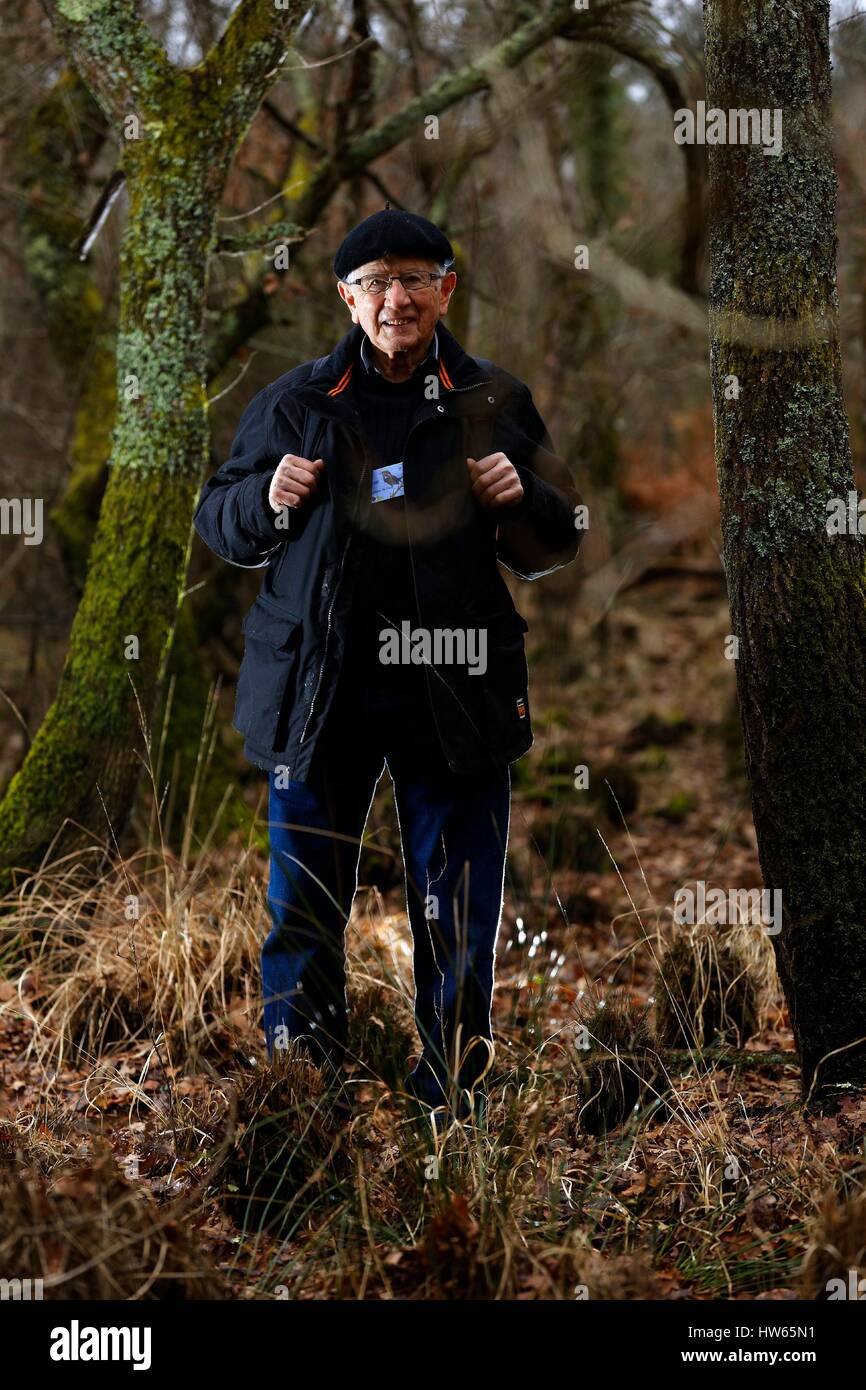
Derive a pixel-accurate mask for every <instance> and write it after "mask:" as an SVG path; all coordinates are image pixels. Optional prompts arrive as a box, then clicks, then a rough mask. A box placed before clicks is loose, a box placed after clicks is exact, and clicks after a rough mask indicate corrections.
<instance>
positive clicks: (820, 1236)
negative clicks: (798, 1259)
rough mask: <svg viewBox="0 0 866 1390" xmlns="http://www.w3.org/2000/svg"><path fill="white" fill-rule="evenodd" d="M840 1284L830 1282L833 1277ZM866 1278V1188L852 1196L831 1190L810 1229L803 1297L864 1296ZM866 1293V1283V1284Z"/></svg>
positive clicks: (802, 1274) (803, 1274) (802, 1288)
mask: <svg viewBox="0 0 866 1390" xmlns="http://www.w3.org/2000/svg"><path fill="white" fill-rule="evenodd" d="M834 1279H835V1280H841V1281H842V1283H841V1285H839V1284H836V1285H831V1280H834ZM861 1279H864V1280H866V1191H863V1190H860V1191H857V1192H855V1193H854V1194H853V1195H852V1196H850V1197H845V1196H843V1195H840V1194H839V1193H838V1192H830V1193H828V1194H827V1196H826V1197H825V1198H824V1200H823V1202H822V1203H821V1207H820V1210H819V1213H818V1216H817V1217H816V1218H815V1220H814V1222H813V1224H812V1227H811V1230H810V1232H809V1244H808V1247H807V1249H806V1256H805V1259H804V1261H803V1269H802V1272H801V1275H800V1285H801V1291H802V1297H804V1298H814V1299H829V1298H830V1297H831V1295H833V1294H835V1297H836V1298H837V1299H838V1298H842V1299H847V1298H850V1297H851V1296H852V1289H853V1292H854V1296H856V1297H862V1296H863V1294H860V1293H858V1286H859V1281H860V1280H861ZM863 1288H864V1293H866V1284H864V1286H863Z"/></svg>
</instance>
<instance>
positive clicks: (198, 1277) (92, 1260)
mask: <svg viewBox="0 0 866 1390" xmlns="http://www.w3.org/2000/svg"><path fill="white" fill-rule="evenodd" d="M185 1218H188V1212H186V1213H185V1212H184V1211H183V1210H182V1209H181V1207H180V1206H178V1205H171V1206H168V1207H165V1208H163V1209H160V1208H158V1207H157V1206H156V1204H155V1203H154V1202H153V1201H152V1199H151V1198H149V1197H148V1196H147V1195H146V1193H145V1192H144V1191H143V1190H142V1189H141V1188H134V1187H132V1186H131V1185H130V1184H129V1183H128V1182H126V1181H125V1179H124V1178H123V1177H122V1176H121V1174H120V1173H119V1171H118V1169H117V1167H116V1164H115V1161H114V1157H113V1155H112V1153H111V1151H110V1150H109V1149H108V1148H107V1146H101V1147H99V1149H98V1151H97V1153H96V1155H95V1156H94V1158H93V1161H92V1162H91V1163H90V1164H89V1165H88V1166H87V1167H83V1168H79V1169H76V1170H73V1171H66V1172H64V1173H63V1174H62V1175H61V1176H60V1177H59V1178H57V1179H55V1180H54V1181H53V1182H50V1181H48V1180H47V1179H46V1178H45V1177H44V1176H43V1175H42V1174H41V1173H39V1172H38V1171H36V1170H34V1169H33V1168H29V1167H24V1168H21V1167H20V1165H17V1164H14V1163H13V1164H10V1163H6V1164H4V1166H3V1168H2V1169H0V1267H2V1269H3V1270H4V1271H8V1272H10V1277H12V1274H13V1272H14V1277H16V1278H22V1279H41V1280H43V1283H44V1290H45V1294H46V1296H48V1297H50V1298H52V1299H99V1300H104V1299H157V1298H158V1299H171V1300H175V1299H190V1298H196V1299H198V1298H211V1299H212V1298H225V1297H226V1296H227V1293H226V1290H225V1288H224V1286H223V1284H222V1281H221V1280H220V1278H219V1276H218V1275H217V1273H216V1271H214V1270H212V1269H211V1268H210V1267H209V1264H208V1261H207V1257H206V1255H205V1253H204V1251H203V1249H202V1248H200V1247H199V1244H198V1242H197V1241H196V1240H195V1238H194V1236H193V1234H192V1233H191V1231H190V1230H189V1227H188V1224H187V1219H185Z"/></svg>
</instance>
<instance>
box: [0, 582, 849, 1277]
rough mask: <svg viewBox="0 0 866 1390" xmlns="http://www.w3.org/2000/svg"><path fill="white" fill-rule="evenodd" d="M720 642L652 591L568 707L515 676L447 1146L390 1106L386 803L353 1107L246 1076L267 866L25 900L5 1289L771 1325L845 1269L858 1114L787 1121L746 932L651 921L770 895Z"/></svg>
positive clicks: (255, 1027)
mask: <svg viewBox="0 0 866 1390" xmlns="http://www.w3.org/2000/svg"><path fill="white" fill-rule="evenodd" d="M530 616H531V615H530ZM728 622H729V618H728V610H727V604H726V600H725V594H724V587H723V584H722V583H721V582H720V576H714V575H713V574H712V572H707V573H706V574H704V575H702V574H700V573H695V574H690V573H684V574H683V575H680V576H671V575H667V576H665V575H661V576H660V577H658V578H652V577H645V582H643V583H641V584H639V585H637V586H636V587H634V588H632V589H630V590H629V591H627V593H625V594H624V595H621V596H620V599H619V601H618V603H617V606H616V607H615V608H614V610H613V611H612V612H611V614H610V615H609V617H608V619H607V620H606V622H605V623H604V624H603V625H602V626H601V627H600V628H597V629H595V630H594V631H593V632H592V633H587V634H584V635H583V636H581V637H580V640H576V639H575V640H574V641H573V642H572V644H571V645H572V647H573V649H574V650H575V651H576V652H578V653H579V656H577V657H575V658H574V659H572V660H571V661H570V664H567V665H566V667H565V670H566V674H565V677H563V674H562V673H563V669H564V665H563V661H562V654H561V652H558V653H557V652H553V651H552V650H547V651H544V650H540V649H539V650H537V651H536V652H535V653H534V655H533V653H532V648H531V645H530V655H531V657H532V668H533V673H534V674H533V686H532V691H533V697H534V723H535V727H536V744H535V747H534V748H533V750H532V752H531V753H530V754H529V755H528V756H527V757H526V758H524V759H523V760H521V762H520V763H519V764H517V765H516V767H515V770H514V771H515V777H514V783H515V802H514V810H513V815H512V824H511V848H510V854H509V872H508V876H507V883H506V896H505V904H504V915H503V924H502V929H501V932H500V940H499V951H498V964H497V976H496V993H495V1000H494V1015H493V1020H494V1027H495V1038H496V1044H497V1053H496V1059H495V1063H494V1067H493V1071H492V1074H491V1079H490V1099H489V1109H488V1116H487V1120H486V1124H484V1125H482V1126H480V1127H478V1128H475V1127H473V1126H468V1127H461V1126H459V1125H453V1126H451V1128H450V1129H449V1128H446V1129H444V1131H443V1130H442V1128H441V1127H440V1129H439V1130H438V1131H436V1132H434V1130H433V1129H432V1128H431V1127H430V1126H429V1125H425V1124H424V1123H419V1122H417V1121H416V1120H415V1119H413V1117H412V1112H411V1110H410V1109H409V1108H408V1105H407V1101H406V1098H405V1097H403V1096H402V1095H401V1093H400V1079H401V1077H402V1076H404V1075H405V1073H406V1070H407V1063H408V1062H409V1060H410V1058H411V1055H412V1052H413V1049H416V1048H417V1038H416V1036H415V1034H414V1030H413V1027H412V1021H411V997H412V993H411V955H410V950H409V934H408V927H407V923H406V918H405V911H404V907H405V902H404V898H403V893H402V888H401V885H400V883H399V881H398V879H397V874H396V871H395V868H394V859H393V852H394V850H395V849H396V848H397V841H396V829H395V822H394V816H393V811H392V809H391V807H390V798H389V787H388V785H387V778H386V779H385V780H384V782H383V784H382V785H381V786H380V789H379V793H378V794H377V800H376V805H375V807H374V814H373V818H372V821H371V825H370V828H369V831H368V839H369V842H370V844H369V848H367V849H365V853H364V856H363V858H362V864H361V875H360V882H361V885H362V887H361V889H360V890H359V893H358V895H357V898H356V903H355V910H354V912H353V918H352V922H351V924H350V928H349V932H348V947H349V956H350V966H351V969H350V981H349V997H350V1002H351V1005H352V1018H353V1022H352V1034H351V1047H352V1054H353V1060H352V1062H351V1063H350V1064H349V1066H348V1068H347V1073H346V1079H345V1087H344V1095H343V1098H342V1099H343V1101H344V1103H343V1104H342V1106H341V1105H339V1104H338V1103H337V1102H338V1101H339V1099H340V1098H339V1097H335V1095H334V1093H333V1092H332V1091H329V1090H328V1089H327V1087H326V1086H325V1085H324V1082H323V1079H322V1077H321V1076H320V1075H319V1074H318V1073H317V1072H316V1071H315V1069H314V1068H312V1067H311V1066H310V1065H308V1064H306V1063H304V1062H303V1061H302V1060H300V1059H298V1058H294V1057H291V1056H289V1057H287V1058H286V1059H285V1060H284V1062H283V1063H281V1065H280V1066H279V1067H275V1068H274V1067H270V1066H268V1064H267V1063H266V1060H265V1057H264V1053H263V1046H262V1043H261V1039H260V1034H259V1012H260V1010H259V1004H258V999H257V969H258V965H257V953H258V946H259V942H260V938H261V934H262V931H263V924H264V922H265V916H266V914H265V902H264V895H265V891H266V872H267V863H266V858H265V856H264V854H263V852H262V847H261V840H260V839H259V840H258V841H257V842H256V843H252V844H249V845H244V844H240V843H238V844H232V845H230V846H224V847H222V848H219V849H215V850H209V851H207V852H206V853H204V854H203V855H201V856H200V857H199V858H198V859H192V858H190V860H189V862H188V863H184V861H183V859H182V857H181V856H179V855H173V854H169V853H168V852H167V851H166V852H164V853H159V854H154V853H149V854H148V853H145V852H143V851H142V852H138V853H133V854H130V855H129V856H127V857H126V858H125V860H124V862H123V864H122V865H120V866H117V865H115V866H114V867H113V868H112V869H111V870H110V872H108V873H106V874H105V875H104V876H103V878H102V879H101V880H100V882H99V884H98V885H97V886H96V887H93V886H92V885H90V886H81V885H80V884H79V880H78V879H77V877H76V874H75V871H74V868H72V867H71V866H69V865H59V866H56V867H55V868H53V869H51V870H48V871H46V872H44V873H43V874H42V875H41V876H40V877H39V879H38V880H35V881H33V882H31V883H30V885H29V886H28V887H27V888H26V890H25V891H24V892H23V893H22V894H21V898H20V902H19V903H18V906H17V908H16V911H15V912H14V913H13V914H12V915H11V916H10V915H7V916H6V917H5V918H4V920H3V957H2V961H3V966H2V968H3V976H2V978H0V1254H2V1257H3V1258H2V1267H3V1269H4V1270H6V1271H15V1272H16V1273H17V1274H19V1275H20V1277H22V1278H23V1277H28V1276H30V1277H39V1276H41V1277H43V1278H44V1279H45V1280H46V1297H61V1298H62V1297H92V1298H117V1297H133V1296H135V1297H150V1298H153V1297H158V1298H168V1297H174V1296H179V1297H217V1298H285V1297H292V1298H295V1297H300V1298H311V1297H314V1298H329V1297H348V1298H383V1297H386V1298H387V1297H409V1298H444V1299H458V1298H478V1297H481V1298H494V1297H517V1298H526V1299H537V1298H542V1299H543V1298H559V1299H563V1298H568V1299H573V1298H583V1297H588V1298H606V1299H612V1298H613V1299H632V1298H645V1297H655V1298H684V1297H688V1298H702V1299H712V1298H715V1299H728V1298H754V1297H762V1298H776V1299H780V1298H790V1297H798V1296H800V1297H802V1296H803V1295H804V1293H805V1295H806V1296H813V1297H815V1296H819V1297H820V1296H822V1290H823V1289H825V1286H826V1280H827V1279H828V1278H830V1277H832V1276H834V1275H836V1274H837V1273H838V1274H839V1275H841V1276H842V1277H846V1276H847V1271H848V1269H849V1268H850V1267H857V1268H859V1265H860V1264H862V1250H863V1248H864V1247H866V1206H864V1202H863V1200H862V1198H861V1196H860V1194H861V1191H862V1189H861V1183H862V1174H863V1166H864V1132H866V1130H864V1124H866V1101H863V1100H857V1099H855V1098H851V1099H850V1100H846V1101H845V1102H844V1103H843V1104H842V1106H841V1107H840V1109H839V1111H838V1113H836V1114H835V1115H833V1116H807V1115H805V1114H804V1112H803V1109H802V1107H801V1104H800V1096H799V1072H798V1067H797V1065H796V1058H795V1056H794V1054H793V1052H792V1051H791V1050H792V1038H791V1032H790V1028H789V1026H788V1020H787V1015H786V1011H785V1008H784V1005H783V1001H782V998H781V994H780V991H779V988H778V983H777V981H776V978H775V973H774V969H773V965H772V948H771V944H770V940H769V937H768V935H767V933H766V932H765V931H763V930H762V927H761V924H760V923H755V922H754V921H753V922H751V923H749V922H746V921H737V922H730V921H729V922H727V923H724V924H721V925H719V926H716V927H707V926H706V925H701V924H700V923H699V924H697V925H696V926H694V927H689V926H684V925H678V924H676V923H675V922H674V920H673V907H674V899H675V894H676V893H677V891H678V890H679V889H681V888H682V887H683V886H684V885H687V884H691V885H692V886H693V887H694V885H695V884H696V883H697V882H698V881H703V882H704V883H705V884H706V888H707V891H708V892H709V891H710V889H711V888H714V887H720V888H723V889H725V890H728V889H730V888H734V887H735V888H737V889H748V888H753V887H757V886H758V885H759V884H760V874H759V869H758V863H757V855H756V846H755V836H754V830H753V827H752V822H751V816H750V812H749V805H748V796H747V791H746V786H745V781H744V775H743V769H742V763H741V755H740V753H739V747H740V744H739V727H738V722H737V716H736V706H735V700H734V667H733V663H732V662H730V661H727V660H726V659H725V655H724V644H725V637H726V635H727V629H728ZM225 737H227V738H233V737H234V736H233V735H231V734H228V733H227V734H226V735H225ZM583 766H585V767H586V768H587V769H588V777H589V785H588V787H584V786H583V784H582V778H581V776H580V774H579V773H578V775H577V781H578V784H579V785H578V786H576V785H575V769H579V768H581V767H583ZM672 948H675V949H673V950H672ZM665 960H667V962H668V964H667V967H665V964H664V962H665ZM660 961H661V962H662V971H661V975H659V973H658V972H659V962H660ZM600 1006H603V1007H600ZM582 1030H583V1031H582ZM587 1038H588V1039H589V1041H588V1042H587ZM788 1052H791V1057H790V1060H788V1058H787V1057H786V1056H785V1055H784V1054H786V1053H788ZM861 1272H862V1271H861ZM823 1296H826V1294H824V1295H823Z"/></svg>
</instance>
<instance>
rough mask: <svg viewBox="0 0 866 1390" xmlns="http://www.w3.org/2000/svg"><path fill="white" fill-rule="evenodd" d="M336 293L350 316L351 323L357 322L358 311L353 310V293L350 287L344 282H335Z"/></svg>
mask: <svg viewBox="0 0 866 1390" xmlns="http://www.w3.org/2000/svg"><path fill="white" fill-rule="evenodd" d="M337 291H338V293H339V296H340V298H341V299H342V301H343V303H344V304H345V305H346V307H347V308H348V310H349V313H350V314H351V315H352V322H353V323H357V322H358V310H357V309H356V308H355V291H354V289H353V287H352V286H351V285H347V284H346V283H345V281H344V280H338V281H337Z"/></svg>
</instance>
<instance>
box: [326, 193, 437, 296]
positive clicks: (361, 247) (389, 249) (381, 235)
mask: <svg viewBox="0 0 866 1390" xmlns="http://www.w3.org/2000/svg"><path fill="white" fill-rule="evenodd" d="M388 255H392V256H423V257H424V258H425V260H430V261H436V263H437V264H442V263H444V264H446V265H448V264H450V263H451V262H452V261H453V260H454V248H453V247H452V245H451V242H450V241H449V240H448V238H447V236H445V235H444V234H443V233H442V232H440V230H439V228H438V227H436V226H434V225H433V223H432V222H428V221H427V218H426V217H419V216H418V214H417V213H414V212H400V211H399V210H398V209H397V208H386V209H385V210H384V211H383V212H374V213H373V215H372V216H371V217H365V218H364V221H363V222H359V223H358V225H357V227H353V229H352V231H351V232H349V235H348V236H347V237H346V238H345V240H344V241H343V242H342V244H341V246H340V249H339V250H338V252H337V254H336V256H335V257H334V274H335V275H336V276H337V277H338V278H339V279H340V280H345V278H346V276H347V275H351V273H352V271H353V270H357V269H358V266H359V265H366V264H367V263H368V261H378V260H381V259H382V257H383V256H388Z"/></svg>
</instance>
